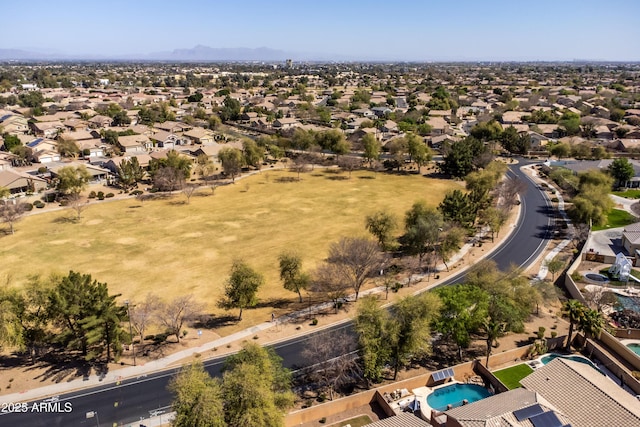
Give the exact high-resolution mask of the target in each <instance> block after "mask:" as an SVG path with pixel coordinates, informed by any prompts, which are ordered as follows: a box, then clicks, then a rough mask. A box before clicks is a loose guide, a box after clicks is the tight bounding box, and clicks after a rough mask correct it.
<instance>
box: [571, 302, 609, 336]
mask: <svg viewBox="0 0 640 427" xmlns="http://www.w3.org/2000/svg"><path fill="white" fill-rule="evenodd" d="M604 325H605V320H604V317H603V316H602V313H600V312H599V311H598V310H593V309H590V308H587V307H585V308H584V311H583V312H582V316H580V318H579V320H578V330H579V331H582V332H583V333H584V336H585V338H596V337H598V336H599V335H600V332H601V331H602V328H604Z"/></svg>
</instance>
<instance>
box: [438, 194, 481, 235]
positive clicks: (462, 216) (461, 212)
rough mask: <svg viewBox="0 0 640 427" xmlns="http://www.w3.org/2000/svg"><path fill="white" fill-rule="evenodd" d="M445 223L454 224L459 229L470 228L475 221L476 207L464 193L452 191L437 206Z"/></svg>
mask: <svg viewBox="0 0 640 427" xmlns="http://www.w3.org/2000/svg"><path fill="white" fill-rule="evenodd" d="M438 210H439V211H440V213H442V217H443V218H444V220H445V221H451V222H454V223H456V224H458V225H460V226H461V227H464V228H467V229H468V228H471V227H473V224H474V223H475V221H476V212H477V209H476V205H475V203H473V201H471V199H470V198H469V196H468V195H467V194H466V193H463V192H462V191H460V190H457V189H456V190H453V191H449V192H447V194H445V196H444V199H442V202H440V205H438Z"/></svg>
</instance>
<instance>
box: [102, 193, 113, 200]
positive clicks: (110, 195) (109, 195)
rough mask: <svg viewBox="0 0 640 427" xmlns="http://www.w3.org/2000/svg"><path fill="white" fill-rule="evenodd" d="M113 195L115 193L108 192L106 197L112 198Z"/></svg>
mask: <svg viewBox="0 0 640 427" xmlns="http://www.w3.org/2000/svg"><path fill="white" fill-rule="evenodd" d="M113 196H114V194H113V193H107V194H105V195H104V197H106V198H107V199H108V198H110V197H113Z"/></svg>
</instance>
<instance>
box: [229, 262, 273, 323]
mask: <svg viewBox="0 0 640 427" xmlns="http://www.w3.org/2000/svg"><path fill="white" fill-rule="evenodd" d="M263 284H264V277H263V276H262V275H261V274H260V273H258V272H257V271H255V270H254V269H252V268H251V267H250V266H249V265H248V264H246V263H245V262H244V261H241V260H236V261H234V262H233V265H232V266H231V274H230V276H229V278H228V279H227V283H226V284H225V288H224V294H225V296H224V298H223V299H222V300H220V302H219V304H218V305H219V306H220V308H223V309H225V310H229V309H232V308H239V309H240V314H239V315H238V320H242V311H243V310H244V309H245V308H251V307H255V305H256V304H257V303H258V297H257V293H258V288H260V286H262V285H263Z"/></svg>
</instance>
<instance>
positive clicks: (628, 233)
mask: <svg viewBox="0 0 640 427" xmlns="http://www.w3.org/2000/svg"><path fill="white" fill-rule="evenodd" d="M622 246H623V247H624V248H625V249H626V250H627V255H632V256H633V255H636V253H637V252H638V251H640V222H636V223H633V224H629V225H627V226H626V227H624V230H623V231H622Z"/></svg>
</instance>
